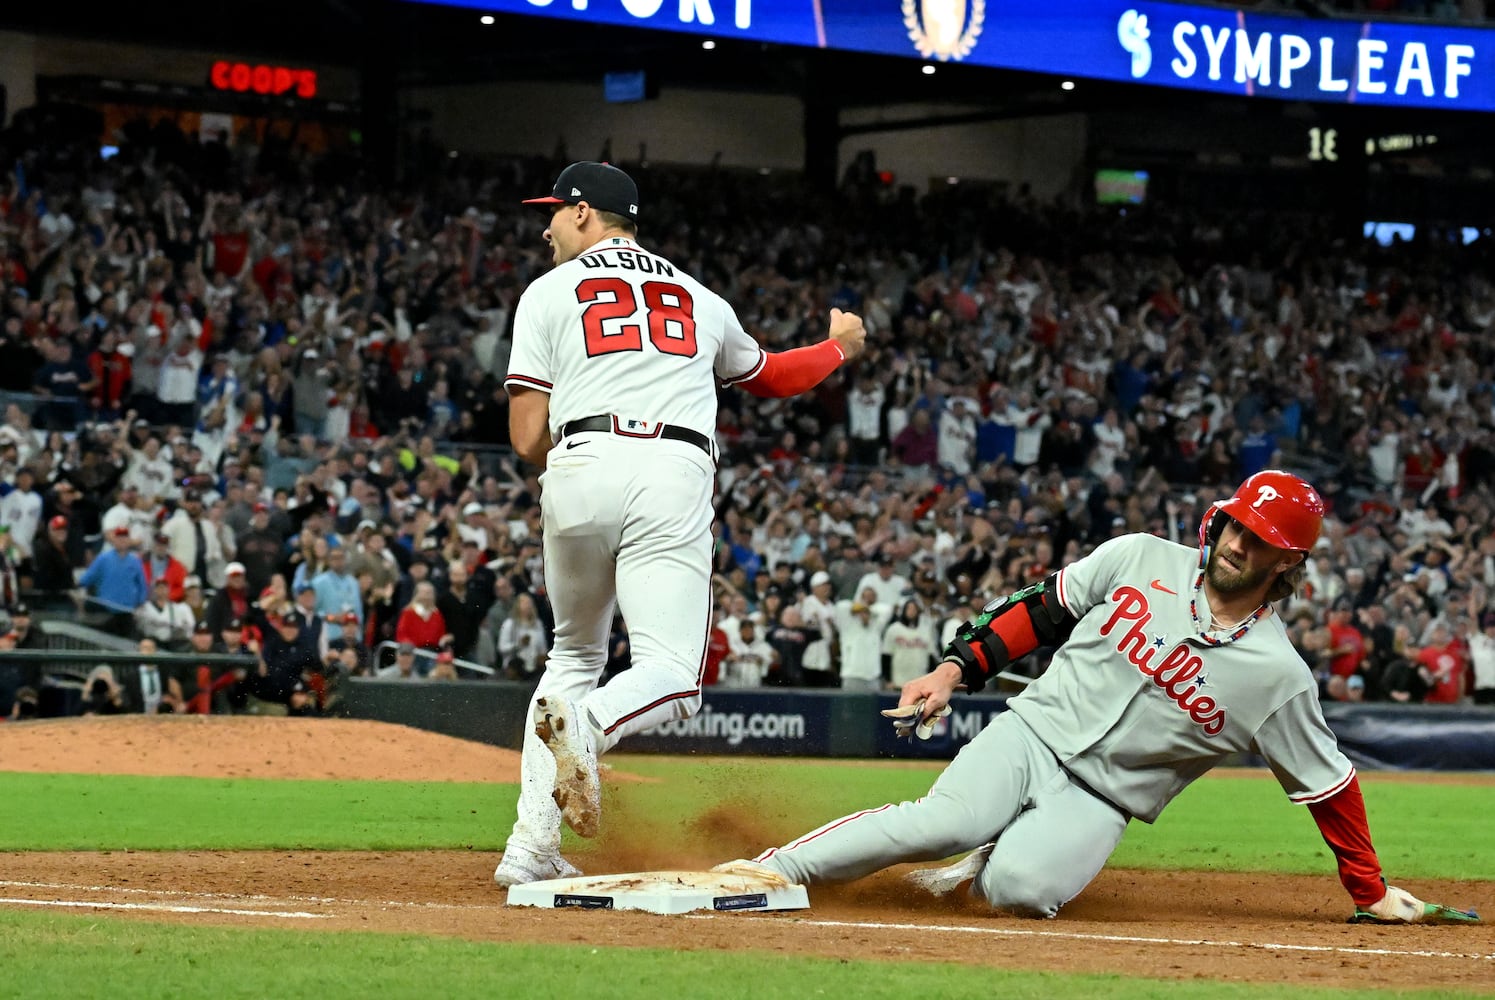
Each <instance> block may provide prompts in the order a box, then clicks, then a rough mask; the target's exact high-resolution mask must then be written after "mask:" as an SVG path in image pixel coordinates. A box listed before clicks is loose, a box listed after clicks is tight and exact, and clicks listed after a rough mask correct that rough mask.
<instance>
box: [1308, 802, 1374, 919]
mask: <svg viewBox="0 0 1495 1000" xmlns="http://www.w3.org/2000/svg"><path fill="white" fill-rule="evenodd" d="M1308 811H1309V812H1311V813H1312V814H1313V821H1314V822H1315V823H1317V824H1318V827H1319V832H1320V833H1322V834H1323V835H1324V843H1326V844H1328V845H1329V849H1330V850H1332V851H1333V852H1334V857H1335V858H1336V859H1337V860H1338V862H1339V881H1340V882H1341V883H1342V884H1343V885H1344V887H1345V889H1346V890H1347V891H1348V892H1349V894H1350V898H1351V899H1353V900H1354V901H1355V905H1356V906H1360V907H1365V906H1370V905H1372V904H1373V903H1376V902H1378V901H1379V900H1380V899H1381V897H1382V896H1384V895H1385V894H1386V883H1385V881H1384V880H1383V879H1382V878H1381V861H1380V859H1379V858H1377V857H1376V849H1375V847H1373V846H1372V845H1371V842H1370V823H1369V822H1368V821H1367V820H1366V818H1365V797H1364V796H1363V795H1361V794H1360V779H1359V778H1358V777H1356V778H1351V779H1350V783H1349V784H1347V785H1345V787H1344V788H1343V789H1341V790H1340V791H1339V792H1337V793H1336V794H1334V795H1332V796H1330V797H1329V798H1327V799H1324V800H1323V801H1322V802H1313V803H1310V804H1309V806H1308Z"/></svg>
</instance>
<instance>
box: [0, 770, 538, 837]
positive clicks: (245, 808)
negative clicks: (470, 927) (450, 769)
mask: <svg viewBox="0 0 1495 1000" xmlns="http://www.w3.org/2000/svg"><path fill="white" fill-rule="evenodd" d="M518 794H519V790H518V786H515V785H495V784H464V783H438V782H431V783H420V782H403V781H388V782H385V781H270V780H260V779H249V778H243V779H218V778H136V777H123V776H108V777H94V776H89V775H76V774H13V773H0V798H3V799H6V800H9V801H11V802H12V803H14V806H15V808H7V809H4V810H0V850H4V851H63V850H125V849H134V850H141V851H169V850H191V849H202V848H212V849H215V850H226V851H243V850H288V849H298V848H299V849H308V850H311V849H316V850H334V851H335V850H342V849H349V850H360V851H367V850H383V851H391V850H418V849H422V848H458V847H460V848H466V847H473V848H477V849H480V850H498V849H499V848H500V847H502V846H503V839H504V836H505V835H506V834H507V832H508V829H509V827H510V826H511V825H512V824H513V822H514V801H515V799H516V798H517V797H518Z"/></svg>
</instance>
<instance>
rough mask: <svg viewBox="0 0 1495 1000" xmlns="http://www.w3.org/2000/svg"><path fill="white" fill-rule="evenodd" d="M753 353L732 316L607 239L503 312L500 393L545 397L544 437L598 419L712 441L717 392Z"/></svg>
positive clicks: (686, 278)
mask: <svg viewBox="0 0 1495 1000" xmlns="http://www.w3.org/2000/svg"><path fill="white" fill-rule="evenodd" d="M763 359H764V352H763V349H762V348H761V347H759V346H758V344H757V342H756V341H754V340H753V338H752V337H750V336H748V334H747V332H746V331H744V330H743V328H742V324H741V323H740V322H738V319H737V316H736V314H735V313H733V311H732V307H731V306H729V305H727V303H726V301H725V300H723V299H722V297H721V296H719V295H717V294H716V293H715V292H713V291H711V290H710V289H709V288H707V287H705V286H704V285H702V284H701V283H700V282H698V281H696V280H695V279H694V278H692V277H691V276H690V275H688V274H686V273H684V272H683V271H681V270H679V269H678V268H676V267H675V265H673V264H671V263H670V262H669V261H667V260H665V259H664V258H663V257H660V256H659V255H657V254H653V253H649V252H648V251H646V250H644V249H643V248H642V247H640V246H639V245H638V244H637V243H635V242H634V241H633V240H630V239H623V238H621V237H615V238H609V239H606V240H603V241H602V242H600V243H598V244H596V245H595V246H593V247H592V248H591V249H589V250H587V251H586V252H584V253H582V254H580V255H579V256H577V257H576V258H574V259H573V260H569V261H567V262H566V263H564V264H562V265H560V266H559V267H557V268H555V269H554V270H552V271H550V272H549V273H548V274H545V275H544V276H542V277H540V278H538V279H536V280H535V281H534V282H533V283H532V284H531V285H530V286H529V288H528V289H526V290H525V292H524V294H523V295H522V296H521V297H520V299H519V305H518V307H517V309H516V310H515V312H514V349H513V353H512V354H511V355H510V357H509V373H508V376H507V378H505V380H504V385H505V386H509V387H513V386H523V387H525V388H531V389H539V390H541V391H544V392H547V393H549V394H550V434H551V438H552V439H554V438H556V437H557V436H558V434H559V432H560V428H561V427H562V426H564V425H565V424H566V423H567V422H568V421H571V420H577V419H580V418H582V417H590V416H596V415H598V414H616V415H617V416H619V417H622V418H624V419H625V420H629V419H634V420H637V421H638V422H639V424H640V426H638V427H636V428H633V429H636V430H638V431H639V432H640V433H639V436H649V434H650V432H651V431H652V430H653V425H654V423H655V422H658V423H667V424H675V425H677V426H680V427H687V428H690V429H691V430H694V431H699V432H700V433H702V434H705V435H706V436H708V437H711V436H713V435H714V434H715V432H716V410H717V405H716V388H717V381H718V380H720V381H722V382H726V383H731V382H740V381H743V380H744V379H747V378H750V377H751V376H753V375H755V374H757V372H758V371H759V370H760V369H761V368H762V366H763Z"/></svg>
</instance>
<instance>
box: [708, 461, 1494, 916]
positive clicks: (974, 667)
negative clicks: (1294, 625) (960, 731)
mask: <svg viewBox="0 0 1495 1000" xmlns="http://www.w3.org/2000/svg"><path fill="white" fill-rule="evenodd" d="M1323 510H1324V507H1323V502H1322V500H1320V498H1319V496H1318V494H1317V493H1316V492H1315V491H1314V490H1313V488H1312V487H1310V486H1309V485H1308V484H1307V483H1306V482H1304V481H1303V480H1301V479H1299V478H1298V477H1296V476H1293V475H1290V474H1288V473H1284V472H1277V471H1267V472H1260V473H1257V474H1256V475H1254V476H1252V477H1250V478H1249V479H1247V480H1246V481H1245V482H1244V483H1243V484H1242V485H1241V487H1240V488H1239V489H1238V490H1236V492H1235V494H1234V495H1233V496H1232V497H1230V498H1229V499H1228V500H1224V501H1221V502H1219V503H1216V504H1214V505H1213V506H1211V507H1210V508H1209V510H1208V511H1207V512H1206V513H1205V516H1204V519H1203V521H1202V523H1201V525H1200V532H1199V547H1198V548H1197V549H1195V548H1191V547H1187V546H1183V545H1179V544H1176V543H1174V542H1170V541H1167V540H1165V539H1162V538H1157V537H1155V536H1152V535H1147V534H1131V535H1123V536H1119V537H1117V538H1113V539H1111V540H1109V541H1107V542H1105V543H1104V544H1102V545H1100V546H1099V547H1098V548H1096V550H1095V551H1094V552H1093V553H1091V554H1090V555H1088V556H1086V557H1085V558H1083V559H1080V560H1078V561H1076V562H1075V563H1073V564H1071V565H1070V566H1067V567H1066V568H1064V569H1063V570H1060V571H1059V572H1058V573H1056V574H1054V575H1052V576H1050V577H1049V578H1048V579H1047V580H1046V581H1045V582H1044V583H1041V584H1037V585H1034V586H1032V587H1028V588H1027V589H1025V590H1020V591H1018V592H1017V593H1015V594H1013V595H1011V596H1010V597H1006V598H1001V599H998V600H996V601H993V602H992V603H991V604H989V605H987V606H986V608H985V609H984V610H983V611H982V613H981V614H979V615H977V616H976V617H975V618H974V619H973V620H972V621H970V622H967V623H966V625H965V626H964V627H963V628H962V629H961V630H960V632H959V634H958V635H957V637H956V639H955V640H954V641H953V642H952V643H950V645H949V646H948V647H947V648H946V650H945V656H944V659H943V661H942V662H941V663H940V664H939V665H938V666H937V667H936V668H935V669H934V670H933V671H931V672H930V673H928V674H927V675H925V676H923V677H921V678H918V679H917V680H914V681H911V682H909V683H908V684H905V685H904V686H903V689H902V696H901V698H900V701H899V705H900V707H899V708H897V709H894V710H891V711H890V712H888V713H885V714H889V715H892V716H893V717H894V718H895V723H894V724H895V726H897V727H898V728H899V730H900V733H901V734H907V733H909V732H914V733H915V734H916V735H919V736H922V737H927V736H928V734H929V733H930V732H931V731H932V729H933V726H934V721H935V719H936V718H937V717H938V716H939V715H941V714H944V713H945V712H947V711H948V708H947V705H948V702H949V700H950V696H951V695H952V694H953V693H954V692H955V691H956V690H958V689H960V688H962V687H963V688H965V689H967V690H971V691H975V690H979V689H980V688H981V687H982V686H983V685H984V684H985V683H986V681H987V679H988V678H990V677H992V676H994V675H995V674H997V673H998V672H999V671H1001V670H1002V669H1003V668H1005V667H1006V666H1007V664H1008V663H1009V662H1011V661H1012V660H1015V659H1017V658H1018V657H1020V656H1023V655H1025V654H1026V653H1028V652H1030V651H1032V650H1033V649H1035V648H1037V647H1039V646H1041V645H1049V646H1052V645H1057V646H1058V650H1057V652H1056V653H1055V654H1054V659H1053V663H1052V664H1051V665H1050V667H1049V669H1048V670H1047V671H1046V672H1045V673H1044V674H1043V675H1042V676H1041V677H1039V678H1038V679H1037V680H1035V681H1034V682H1033V683H1032V684H1030V685H1029V686H1028V687H1027V688H1026V689H1025V690H1024V691H1023V692H1022V693H1021V694H1019V695H1017V696H1016V697H1014V698H1012V699H1011V701H1010V702H1009V703H1008V707H1009V709H1010V710H1009V711H1007V712H1004V713H1002V714H1001V715H999V716H998V717H997V718H996V719H995V720H993V722H992V723H991V724H990V725H989V726H987V727H986V729H985V730H983V731H982V732H981V733H980V735H978V736H977V737H976V738H975V739H974V740H972V741H971V742H970V743H969V744H968V745H967V746H965V747H964V748H962V749H961V751H960V753H959V754H958V755H957V756H956V758H955V760H954V761H952V762H951V764H950V766H949V767H948V768H947V769H946V770H945V771H944V773H942V774H941V775H940V777H939V779H938V780H937V781H936V782H935V784H934V787H933V788H932V789H931V790H930V792H929V794H928V795H926V796H925V797H923V798H921V799H919V800H918V801H916V802H903V803H899V804H896V805H895V804H889V805H885V806H882V807H880V808H877V809H869V810H866V811H863V812H859V813H855V814H853V815H851V816H847V817H844V818H842V819H838V820H836V821H834V822H832V823H828V824H826V825H825V826H823V827H821V828H820V829H818V830H814V831H812V832H811V833H808V834H806V835H805V836H803V837H800V838H798V839H797V840H794V841H791V842H790V843H788V844H786V845H784V846H783V847H777V848H773V849H771V850H768V851H765V852H764V853H763V854H761V855H759V856H758V858H757V859H756V860H755V861H736V862H729V863H727V864H726V865H723V866H721V867H722V868H723V869H726V870H744V869H747V870H756V871H759V872H760V873H764V874H767V873H770V872H771V873H775V874H778V875H781V876H784V877H786V878H788V879H789V880H791V881H793V882H802V883H813V882H822V881H843V880H848V879H855V878H859V877H861V876H863V875H867V874H869V873H871V872H874V871H877V870H879V869H881V868H885V867H887V866H889V865H892V864H896V863H899V862H907V861H928V860H933V859H937V858H943V857H948V856H950V855H952V854H958V853H961V852H965V851H970V852H971V853H970V854H969V855H967V857H965V858H964V859H963V860H961V861H958V862H956V863H955V864H952V865H950V866H947V867H945V868H939V869H926V870H922V871H916V872H914V873H912V874H911V875H910V876H909V878H910V880H911V881H913V882H914V883H915V884H916V885H918V886H920V887H922V888H925V889H928V890H930V891H933V892H936V893H937V894H945V893H948V892H950V891H952V890H953V889H954V888H955V887H956V886H958V885H960V884H963V883H964V882H965V881H967V880H971V881H972V883H973V884H972V891H973V892H975V893H978V894H980V895H981V896H982V897H984V898H985V899H986V900H987V901H989V902H990V903H991V904H992V905H993V906H995V907H999V908H1002V909H1005V910H1011V911H1014V912H1018V913H1023V914H1028V915H1033V916H1040V917H1052V916H1054V915H1056V914H1057V913H1058V912H1059V908H1060V907H1061V906H1063V905H1064V904H1065V903H1067V902H1068V901H1069V900H1070V899H1072V898H1074V896H1076V895H1077V894H1078V893H1079V892H1080V891H1081V890H1082V889H1084V888H1085V886H1086V885H1087V884H1089V882H1090V880H1091V879H1093V878H1094V877H1095V876H1096V874H1098V873H1099V872H1100V870H1101V867H1102V866H1103V865H1104V864H1105V862H1106V859H1107V858H1108V857H1110V855H1111V852H1112V850H1114V849H1115V847H1116V845H1117V843H1118V842H1119V841H1120V840H1121V835H1122V833H1123V832H1124V831H1125V829H1126V825H1127V823H1128V822H1130V821H1131V820H1132V819H1134V818H1135V819H1139V820H1141V821H1143V822H1144V823H1151V822H1153V821H1154V820H1155V819H1157V817H1158V814H1159V813H1161V812H1162V810H1163V807H1164V806H1166V805H1167V804H1168V803H1169V802H1170V801H1171V800H1172V799H1173V798H1174V796H1176V795H1178V794H1179V793H1180V792H1181V791H1183V789H1184V788H1185V787H1186V786H1187V785H1188V784H1189V783H1190V782H1192V781H1193V780H1194V779H1195V778H1197V777H1199V776H1200V775H1202V774H1204V773H1205V772H1206V771H1208V770H1209V769H1210V768H1212V767H1214V766H1215V765H1216V764H1218V763H1220V762H1221V761H1222V760H1224V759H1225V758H1226V757H1227V756H1229V755H1231V754H1235V753H1240V752H1242V751H1251V752H1254V753H1257V754H1260V755H1261V756H1262V757H1264V758H1265V759H1266V761H1267V763H1268V765H1269V766H1270V767H1271V769H1272V772H1273V774H1274V775H1275V776H1276V778H1277V780H1278V781H1279V782H1280V783H1281V785H1282V788H1283V790H1284V791H1286V792H1287V794H1288V797H1289V798H1290V799H1291V800H1292V801H1293V802H1297V803H1302V804H1305V805H1307V806H1308V808H1309V810H1310V811H1311V812H1312V814H1313V817H1314V820H1315V821H1316V822H1317V823H1318V827H1319V830H1320V831H1321V832H1322V833H1323V836H1324V840H1325V842H1327V843H1328V845H1329V847H1330V848H1331V849H1332V850H1333V851H1334V855H1335V857H1336V858H1337V859H1338V862H1339V876H1340V880H1341V882H1342V883H1343V884H1344V886H1345V888H1346V889H1347V890H1348V891H1349V894H1350V896H1351V898H1352V899H1353V900H1354V904H1355V913H1356V918H1357V919H1363V920H1375V921H1383V922H1397V923H1399V922H1409V923H1410V922H1418V921H1423V920H1434V919H1449V920H1464V919H1473V918H1472V915H1470V914H1465V913H1462V912H1460V911H1457V910H1448V909H1447V908H1445V907H1440V906H1437V905H1436V904H1425V903H1423V902H1422V901H1421V900H1419V899H1417V898H1416V897H1415V896H1413V895H1412V894H1411V893H1408V892H1406V891H1404V890H1401V889H1397V888H1388V887H1387V886H1386V884H1385V882H1384V880H1383V879H1382V877H1381V865H1380V862H1379V860H1378V859H1377V857H1376V852H1375V849H1374V848H1373V847H1372V845H1371V838H1370V829H1369V826H1368V824H1367V822H1366V817H1365V803H1364V800H1363V799H1362V797H1361V794H1360V785H1359V781H1358V780H1357V778H1356V775H1355V769H1354V767H1353V766H1352V765H1351V764H1350V762H1349V760H1347V759H1346V758H1345V756H1344V754H1343V753H1341V752H1340V750H1339V748H1338V745H1337V744H1336V742H1335V739H1334V735H1333V733H1332V732H1331V731H1330V730H1329V727H1328V726H1327V724H1326V723H1325V722H1324V717H1323V714H1322V712H1321V711H1320V709H1319V703H1318V696H1317V692H1316V689H1315V684H1314V680H1313V676H1312V675H1311V673H1310V672H1309V670H1308V668H1307V666H1306V665H1305V664H1304V663H1303V660H1302V658H1301V657H1300V656H1299V655H1298V653H1297V651H1296V650H1295V649H1294V648H1293V647H1292V645H1291V644H1290V643H1289V641H1288V638H1287V633H1286V631H1285V629H1284V628H1283V625H1282V622H1281V619H1280V618H1278V617H1277V616H1276V615H1274V614H1273V612H1272V603H1271V602H1272V601H1274V600H1279V599H1281V598H1283V597H1286V596H1287V595H1288V594H1290V593H1291V592H1292V589H1293V583H1294V580H1295V578H1296V575H1297V574H1298V573H1299V571H1300V567H1301V566H1302V563H1303V559H1304V556H1305V554H1306V553H1307V552H1308V551H1309V550H1311V549H1312V547H1313V543H1314V541H1315V540H1316V539H1317V538H1318V535H1319V530H1320V526H1321V522H1322V518H1323Z"/></svg>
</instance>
